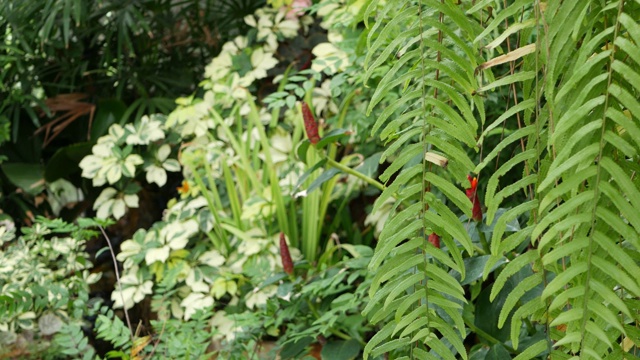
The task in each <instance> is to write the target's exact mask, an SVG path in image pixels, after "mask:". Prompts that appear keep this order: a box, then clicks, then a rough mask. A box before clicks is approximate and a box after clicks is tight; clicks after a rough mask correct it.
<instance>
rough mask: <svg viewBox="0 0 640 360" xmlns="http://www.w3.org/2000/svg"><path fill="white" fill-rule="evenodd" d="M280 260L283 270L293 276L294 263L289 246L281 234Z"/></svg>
mask: <svg viewBox="0 0 640 360" xmlns="http://www.w3.org/2000/svg"><path fill="white" fill-rule="evenodd" d="M280 259H282V268H283V269H284V272H285V273H287V274H288V275H291V274H293V261H292V260H291V254H290V253H289V245H287V240H286V239H285V238H284V233H283V232H281V233H280Z"/></svg>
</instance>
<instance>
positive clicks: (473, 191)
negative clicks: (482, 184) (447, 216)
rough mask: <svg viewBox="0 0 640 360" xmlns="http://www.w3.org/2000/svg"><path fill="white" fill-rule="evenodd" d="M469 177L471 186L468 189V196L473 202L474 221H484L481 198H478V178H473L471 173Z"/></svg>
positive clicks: (472, 214)
mask: <svg viewBox="0 0 640 360" xmlns="http://www.w3.org/2000/svg"><path fill="white" fill-rule="evenodd" d="M467 179H469V182H470V183H471V188H469V189H467V197H468V198H469V200H471V203H472V204H473V209H472V211H471V218H472V219H473V220H474V221H482V208H481V207H480V199H478V178H475V177H474V178H471V175H467Z"/></svg>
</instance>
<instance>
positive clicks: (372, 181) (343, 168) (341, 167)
mask: <svg viewBox="0 0 640 360" xmlns="http://www.w3.org/2000/svg"><path fill="white" fill-rule="evenodd" d="M323 157H324V158H325V159H326V160H327V164H329V165H331V166H333V167H334V168H336V169H338V170H341V171H343V172H345V173H347V174H349V175H353V176H355V177H357V178H358V179H360V180H362V181H364V182H366V183H367V184H369V185H373V186H374V187H376V188H378V189H380V191H384V190H385V189H386V188H387V187H386V186H384V185H383V184H382V183H381V182H379V181H377V180H375V179H372V178H370V177H368V176H367V175H365V174H363V173H361V172H358V171H355V170H353V169H352V168H350V167H348V166H346V165H343V164H341V163H339V162H337V161H335V160H333V159H332V158H330V157H327V156H323ZM394 196H395V194H394Z"/></svg>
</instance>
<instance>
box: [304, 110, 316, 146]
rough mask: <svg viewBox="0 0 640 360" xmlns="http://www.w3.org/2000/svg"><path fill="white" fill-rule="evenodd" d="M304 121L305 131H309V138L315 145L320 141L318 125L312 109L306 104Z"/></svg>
mask: <svg viewBox="0 0 640 360" xmlns="http://www.w3.org/2000/svg"><path fill="white" fill-rule="evenodd" d="M302 119H303V120H304V129H305V130H306V131H307V137H308V138H309V141H311V143H312V144H313V145H315V144H317V143H318V141H320V135H318V123H317V122H316V119H315V118H314V117H313V114H312V113H311V109H310V108H309V105H307V103H306V102H304V101H303V102H302Z"/></svg>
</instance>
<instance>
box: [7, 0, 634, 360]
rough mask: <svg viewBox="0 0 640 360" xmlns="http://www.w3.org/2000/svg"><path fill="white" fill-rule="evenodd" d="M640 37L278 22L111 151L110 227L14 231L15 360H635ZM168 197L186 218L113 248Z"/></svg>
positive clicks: (100, 178) (484, 15) (342, 15)
mask: <svg viewBox="0 0 640 360" xmlns="http://www.w3.org/2000/svg"><path fill="white" fill-rule="evenodd" d="M638 18H640V3H638V2H637V1H635V2H634V1H625V0H619V1H583V0H572V1H563V2H553V3H551V2H549V3H546V2H539V1H525V0H521V1H518V0H516V1H498V0H485V1H462V2H452V1H446V0H443V1H436V0H421V1H384V0H371V1H338V0H335V1H334V0H326V1H320V2H317V3H315V4H311V2H307V1H280V2H278V1H272V2H269V5H267V6H265V7H263V8H261V9H259V10H257V11H256V12H255V13H254V14H253V15H250V16H247V17H245V18H244V22H245V24H246V25H247V26H248V27H249V29H250V30H249V31H248V32H247V33H246V34H245V35H238V36H236V37H235V38H233V39H231V40H230V41H228V42H226V43H225V44H224V45H223V46H222V47H221V52H220V53H219V54H218V55H217V56H216V57H215V58H214V59H213V60H212V61H211V62H210V63H209V64H208V65H207V66H206V67H205V70H204V77H203V81H202V82H200V83H199V85H198V89H197V90H196V91H195V92H194V94H193V95H191V96H188V97H182V98H178V99H177V100H176V108H175V110H173V111H171V112H170V113H168V114H149V115H144V116H142V114H140V115H141V116H139V117H138V118H137V120H136V121H133V122H128V123H123V124H119V123H114V124H113V125H111V126H110V127H109V128H108V131H106V133H105V135H103V136H100V137H97V138H96V139H94V140H95V142H94V143H92V144H91V154H90V155H88V156H86V157H84V158H83V159H82V160H81V161H80V162H79V167H80V169H81V170H82V177H83V178H84V179H85V181H86V182H87V188H91V191H93V192H94V193H96V194H98V195H97V196H96V198H95V201H91V204H90V208H89V209H87V210H86V211H85V215H86V216H89V215H95V218H94V219H88V218H85V217H79V218H77V219H76V220H75V221H69V222H65V221H62V220H60V219H55V220H52V219H47V218H44V217H42V218H38V219H37V220H36V221H35V223H34V224H33V225H32V226H31V227H25V228H22V229H21V230H19V231H18V230H17V229H15V228H14V227H13V226H12V222H11V221H10V220H5V222H4V223H3V224H2V225H0V251H1V252H0V260H1V262H0V286H2V295H0V345H1V346H0V348H1V349H2V350H0V358H22V357H24V358H29V357H30V358H67V357H68V358H78V357H83V358H87V359H92V358H96V357H104V356H106V357H110V358H123V359H130V358H131V359H141V358H176V359H178V358H180V359H182V358H224V359H226V358H229V359H246V358H275V357H276V356H279V357H280V358H305V357H307V358H323V359H351V358H360V357H364V358H376V359H383V358H385V359H386V358H394V359H396V358H397V359H401V358H419V359H512V358H513V359H518V360H521V359H546V358H551V359H571V358H579V359H634V358H636V357H637V355H638V352H639V351H638V346H640V330H638V323H639V321H640V318H639V316H640V303H639V302H638V298H639V297H640V280H639V279H640V278H639V277H638V275H637V274H640V267H639V263H640V241H639V236H638V234H639V229H640V218H639V217H638V212H637V211H636V209H638V208H640V204H639V203H638V199H640V191H639V186H638V179H637V176H636V171H637V170H638V150H640V142H639V141H638V139H640V127H639V126H638V123H639V122H638V121H639V120H640V107H639V105H638V91H640V88H638V84H640V75H638V72H637V71H636V70H634V69H636V68H637V67H638V66H640V55H639V54H640V25H639V24H638V21H637V20H635V19H638ZM176 178H181V179H182V181H181V182H180V181H179V186H178V188H177V192H175V193H172V192H173V191H174V190H173V189H171V187H175V184H173V181H172V179H176ZM148 188H154V189H160V191H161V192H164V193H165V194H166V193H172V194H175V196H170V197H171V199H170V200H169V201H168V203H167V204H166V206H165V208H164V209H163V212H162V216H161V219H159V220H158V221H155V222H154V223H153V224H152V225H151V226H149V227H144V228H139V229H136V231H135V232H133V233H132V234H131V236H130V238H128V239H123V240H124V241H121V242H120V241H117V242H116V243H114V242H113V241H111V239H110V232H111V233H112V232H114V231H115V230H114V229H118V224H120V223H122V222H126V221H128V219H129V216H130V214H131V213H132V212H133V211H135V210H136V209H138V208H140V207H141V205H142V204H143V203H144V202H145V195H144V191H143V189H148ZM81 192H82V191H81V189H77V188H76V187H74V186H73V185H71V184H65V185H64V186H63V187H61V190H59V191H58V192H57V195H56V196H53V195H51V196H49V197H48V201H49V202H50V203H51V206H52V207H53V206H54V205H53V201H54V199H58V200H57V201H58V202H60V201H59V200H60V199H67V201H66V202H65V201H62V202H61V203H59V204H58V205H55V206H65V205H66V203H68V202H75V201H77V200H78V199H77V198H73V197H72V196H71V195H70V194H73V193H81ZM113 224H116V225H115V226H114V225H113ZM105 229H106V231H105ZM97 238H100V239H104V241H106V244H107V245H108V246H107V247H105V248H104V249H103V250H102V251H101V253H102V254H98V255H97V256H95V258H96V259H97V258H98V257H99V256H105V255H110V256H108V257H109V258H110V260H109V261H113V267H115V269H117V270H116V271H115V273H113V275H111V273H104V274H102V276H112V277H113V278H112V279H111V284H113V289H112V290H113V291H112V292H111V294H110V296H109V297H106V298H99V297H96V296H94V295H95V293H92V290H91V288H90V285H92V284H95V283H96V282H97V281H98V280H99V277H100V276H101V271H100V269H102V268H100V269H94V270H92V264H91V256H90V255H89V254H88V253H87V249H86V246H87V245H86V244H87V242H88V241H89V240H92V239H97ZM138 320H139V321H138ZM98 345H100V346H98ZM98 348H100V349H105V348H106V349H107V350H108V352H106V353H104V352H105V351H103V350H100V351H98V350H97V349H98Z"/></svg>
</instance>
